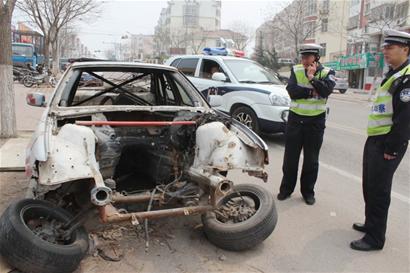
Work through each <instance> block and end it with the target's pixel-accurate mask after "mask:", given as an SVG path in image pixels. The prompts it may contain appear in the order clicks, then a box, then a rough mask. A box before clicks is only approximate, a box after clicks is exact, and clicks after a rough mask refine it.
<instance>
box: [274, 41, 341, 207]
mask: <svg viewBox="0 0 410 273" xmlns="http://www.w3.org/2000/svg"><path fill="white" fill-rule="evenodd" d="M321 49H322V47H321V46H319V45H316V44H304V45H302V46H301V47H300V48H299V53H300V54H301V56H302V63H301V64H298V65H295V66H294V67H293V68H292V71H291V75H290V79H289V82H288V85H287V87H286V89H287V90H288V93H289V96H290V98H291V100H292V101H291V106H290V111H289V117H288V124H287V127H286V144H285V155H284V159H283V167H282V170H283V178H282V183H281V185H280V192H279V194H278V196H277V198H278V200H285V199H287V198H288V197H290V195H291V194H292V192H293V190H294V188H295V185H296V180H297V176H298V165H299V157H300V153H301V150H302V149H303V168H302V174H301V179H300V184H301V185H300V190H301V193H302V196H303V198H304V200H305V202H306V204H308V205H313V204H314V203H315V192H314V185H315V183H316V179H317V174H318V169H319V151H320V147H321V146H322V142H323V134H324V130H325V121H326V102H327V98H328V96H329V95H330V94H331V93H332V91H333V88H334V86H335V81H334V75H335V72H334V71H333V70H332V69H330V68H327V67H324V66H322V65H321V64H320V62H319V59H320V50H321Z"/></svg>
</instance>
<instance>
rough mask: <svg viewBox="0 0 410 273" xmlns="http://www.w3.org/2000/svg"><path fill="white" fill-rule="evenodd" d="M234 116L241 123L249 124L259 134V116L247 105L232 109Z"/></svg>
mask: <svg viewBox="0 0 410 273" xmlns="http://www.w3.org/2000/svg"><path fill="white" fill-rule="evenodd" d="M232 117H233V118H234V119H236V120H237V121H239V122H240V123H242V124H244V125H245V126H247V127H248V128H249V129H251V130H252V131H254V132H255V133H257V134H259V133H260V131H259V124H258V117H257V116H256V114H255V112H254V111H253V110H252V109H251V108H249V107H247V106H241V107H238V108H236V109H234V110H233V111H232Z"/></svg>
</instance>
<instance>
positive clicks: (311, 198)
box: [303, 196, 316, 205]
mask: <svg viewBox="0 0 410 273" xmlns="http://www.w3.org/2000/svg"><path fill="white" fill-rule="evenodd" d="M303 199H304V200H305V203H306V204H308V205H313V204H314V203H315V202H316V199H315V197H314V196H307V197H303Z"/></svg>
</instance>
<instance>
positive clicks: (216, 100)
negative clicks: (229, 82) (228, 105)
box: [208, 95, 222, 107]
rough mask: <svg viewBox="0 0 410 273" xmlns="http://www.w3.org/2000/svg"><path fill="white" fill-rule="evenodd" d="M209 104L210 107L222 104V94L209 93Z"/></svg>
mask: <svg viewBox="0 0 410 273" xmlns="http://www.w3.org/2000/svg"><path fill="white" fill-rule="evenodd" d="M208 101H209V104H210V105H211V106H212V107H218V106H221V105H222V96H221V95H209V96H208Z"/></svg>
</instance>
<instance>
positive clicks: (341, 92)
mask: <svg viewBox="0 0 410 273" xmlns="http://www.w3.org/2000/svg"><path fill="white" fill-rule="evenodd" d="M346 91H347V90H346V89H339V92H340V94H344V93H346Z"/></svg>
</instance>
